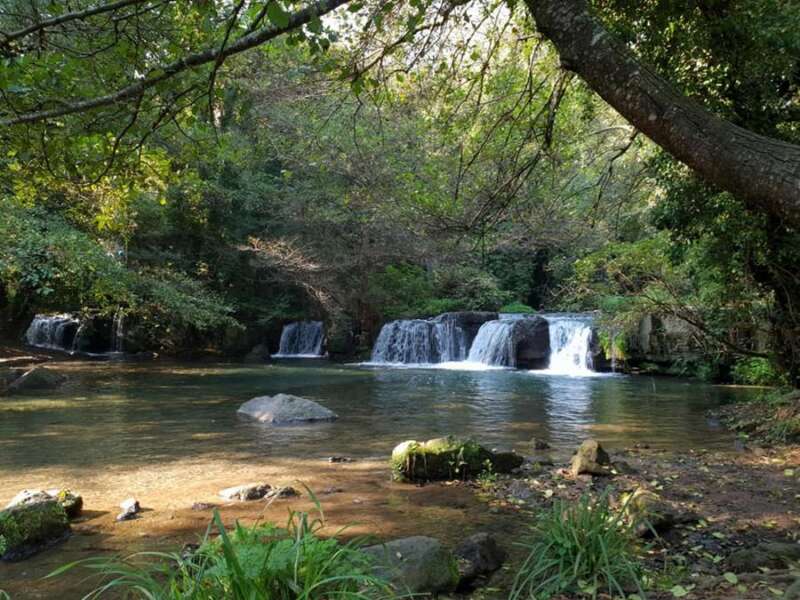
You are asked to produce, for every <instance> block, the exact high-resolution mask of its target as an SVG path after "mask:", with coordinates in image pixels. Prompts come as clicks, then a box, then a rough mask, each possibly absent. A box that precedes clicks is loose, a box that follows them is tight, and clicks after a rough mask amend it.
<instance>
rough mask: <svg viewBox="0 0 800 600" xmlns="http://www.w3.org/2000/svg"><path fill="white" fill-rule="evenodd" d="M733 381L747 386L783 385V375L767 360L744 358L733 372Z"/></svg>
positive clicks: (734, 367)
mask: <svg viewBox="0 0 800 600" xmlns="http://www.w3.org/2000/svg"><path fill="white" fill-rule="evenodd" d="M731 373H732V375H733V381H734V382H736V383H742V384H745V385H778V384H781V383H783V381H782V378H781V374H780V373H778V371H777V370H776V369H775V367H774V366H773V364H772V363H771V362H770V361H769V360H768V359H766V358H757V357H753V358H743V359H741V360H738V361H737V362H736V364H735V365H733V369H732V371H731Z"/></svg>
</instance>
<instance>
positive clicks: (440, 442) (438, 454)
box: [391, 436, 523, 482]
mask: <svg viewBox="0 0 800 600" xmlns="http://www.w3.org/2000/svg"><path fill="white" fill-rule="evenodd" d="M522 462H523V459H522V457H521V456H518V455H516V454H514V453H513V452H502V453H494V452H491V451H489V450H487V449H486V448H484V447H483V446H481V445H479V444H478V443H476V442H474V441H472V440H461V439H458V438H455V437H452V436H451V437H444V438H436V439H433V440H428V441H427V442H416V441H414V440H409V441H407V442H403V443H402V444H399V445H398V446H396V447H395V449H394V450H393V451H392V458H391V466H392V476H393V478H394V479H395V481H407V482H412V481H434V480H447V479H456V478H457V479H468V478H470V477H475V476H476V475H479V474H480V473H482V472H484V471H486V470H491V471H493V472H495V473H510V472H511V471H512V470H513V469H516V468H518V467H520V466H521V465H522Z"/></svg>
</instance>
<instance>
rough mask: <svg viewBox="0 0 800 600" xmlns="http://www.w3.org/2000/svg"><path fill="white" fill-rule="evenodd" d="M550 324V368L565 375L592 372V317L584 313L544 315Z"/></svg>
mask: <svg viewBox="0 0 800 600" xmlns="http://www.w3.org/2000/svg"><path fill="white" fill-rule="evenodd" d="M544 317H545V318H546V319H547V322H548V323H549V325H550V364H549V366H548V370H549V371H551V372H553V373H561V374H564V375H584V374H586V373H591V372H592V364H591V362H592V360H591V353H590V348H589V346H590V343H591V339H592V319H591V317H587V316H584V315H544Z"/></svg>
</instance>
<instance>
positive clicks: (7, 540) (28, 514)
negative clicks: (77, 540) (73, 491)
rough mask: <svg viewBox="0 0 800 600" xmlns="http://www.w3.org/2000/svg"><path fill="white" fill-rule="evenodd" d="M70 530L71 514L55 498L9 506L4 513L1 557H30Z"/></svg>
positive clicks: (0, 529) (0, 520)
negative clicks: (68, 516)
mask: <svg viewBox="0 0 800 600" xmlns="http://www.w3.org/2000/svg"><path fill="white" fill-rule="evenodd" d="M68 532H69V521H68V520H67V513H66V512H65V511H64V508H63V507H62V506H61V505H60V504H59V503H58V502H57V501H55V500H49V501H47V502H37V503H35V504H23V505H19V506H15V507H13V508H9V509H6V510H4V511H2V512H0V558H2V559H4V560H19V559H22V558H26V557H27V556H30V555H31V554H34V553H35V552H36V551H37V550H39V549H41V548H42V547H44V546H47V545H48V544H49V543H51V542H53V541H57V540H59V539H61V538H63V537H64V536H65V535H66V534H67V533H68Z"/></svg>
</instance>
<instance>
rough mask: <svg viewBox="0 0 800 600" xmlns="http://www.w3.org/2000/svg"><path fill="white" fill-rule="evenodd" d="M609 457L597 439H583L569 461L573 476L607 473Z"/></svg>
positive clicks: (608, 472)
mask: <svg viewBox="0 0 800 600" xmlns="http://www.w3.org/2000/svg"><path fill="white" fill-rule="evenodd" d="M610 465H611V459H610V458H609V456H608V453H606V451H605V450H603V447H602V446H601V445H600V442H598V441H597V440H592V439H589V440H584V442H583V443H582V444H581V445H580V447H579V448H578V450H577V452H576V453H575V456H573V457H572V461H571V462H570V472H571V473H572V476H573V477H577V476H578V475H609V474H610Z"/></svg>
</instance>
